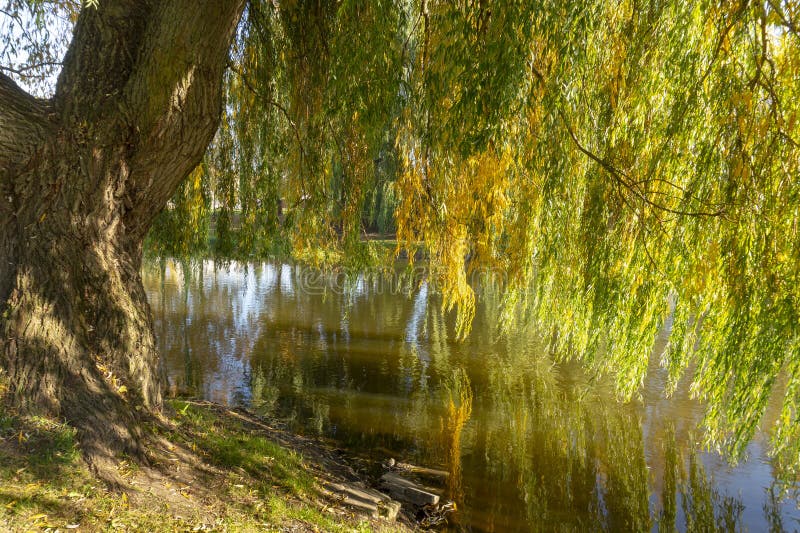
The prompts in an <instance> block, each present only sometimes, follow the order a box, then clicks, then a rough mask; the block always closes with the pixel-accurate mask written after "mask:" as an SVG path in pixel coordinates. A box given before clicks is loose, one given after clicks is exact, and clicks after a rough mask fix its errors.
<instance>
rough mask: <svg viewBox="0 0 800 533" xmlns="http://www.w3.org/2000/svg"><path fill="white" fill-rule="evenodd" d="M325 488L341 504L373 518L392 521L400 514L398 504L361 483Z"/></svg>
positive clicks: (332, 484) (341, 484) (331, 485)
mask: <svg viewBox="0 0 800 533" xmlns="http://www.w3.org/2000/svg"><path fill="white" fill-rule="evenodd" d="M327 488H328V490H329V491H331V492H332V493H333V494H334V496H335V497H336V498H337V499H339V501H341V503H343V504H345V505H347V506H348V507H351V508H353V509H356V510H358V512H360V513H362V514H366V515H369V516H372V517H373V518H385V519H386V520H389V521H394V520H395V519H396V518H397V514H398V513H399V512H400V503H399V502H396V501H393V500H392V499H391V498H389V497H388V496H387V495H386V494H384V493H382V492H379V491H377V490H374V489H370V488H367V487H365V486H364V484H363V483H331V484H329V485H328V486H327Z"/></svg>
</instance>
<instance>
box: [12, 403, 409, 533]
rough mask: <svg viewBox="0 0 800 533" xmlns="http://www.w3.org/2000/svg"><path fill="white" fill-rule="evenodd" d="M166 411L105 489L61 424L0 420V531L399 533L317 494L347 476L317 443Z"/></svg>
mask: <svg viewBox="0 0 800 533" xmlns="http://www.w3.org/2000/svg"><path fill="white" fill-rule="evenodd" d="M168 407H169V408H168V411H170V412H171V414H170V415H169V416H168V417H166V418H165V419H164V420H163V421H161V422H160V423H158V424H153V426H152V428H150V429H151V431H152V437H153V440H154V441H157V442H159V443H160V444H159V446H157V448H158V450H159V451H158V452H154V453H153V454H152V457H150V465H148V466H140V465H138V464H137V463H134V462H132V461H126V460H124V458H123V460H122V461H121V462H120V463H119V466H118V468H117V474H118V478H117V479H116V480H115V481H116V486H115V487H114V484H112V485H109V484H108V483H104V482H102V481H100V480H98V479H97V477H96V476H95V475H93V474H92V472H90V470H89V468H88V467H87V466H86V464H85V463H84V462H83V460H82V459H81V455H80V451H79V449H78V447H77V444H76V435H75V432H74V430H73V429H71V428H70V427H69V426H66V425H64V424H61V423H58V422H56V421H52V420H46V419H41V418H35V417H20V416H13V414H9V413H7V412H6V413H1V412H0V530H2V531H6V530H10V531H29V530H37V531H41V530H46V529H48V528H49V529H50V530H51V531H55V530H56V529H58V530H59V531H62V532H63V531H74V530H77V531H98V530H101V531H104V530H113V531H120V530H122V531H125V530H128V531H202V530H214V531H265V530H266V531H301V532H302V531H332V532H336V531H408V530H409V528H407V527H406V526H403V525H401V524H389V523H385V522H382V521H379V520H377V519H373V518H370V517H364V516H359V515H357V514H355V513H353V512H352V511H350V510H348V509H347V508H344V507H342V506H340V505H339V504H338V502H337V501H336V499H335V497H333V496H332V495H330V494H329V493H328V492H327V491H326V490H325V486H326V485H327V484H329V483H331V482H340V481H343V480H348V479H352V476H353V472H352V470H350V469H349V467H348V466H347V465H346V464H345V463H343V462H342V461H341V460H338V459H337V458H336V456H335V454H333V453H331V452H330V451H329V450H327V449H326V448H325V447H324V445H321V444H320V443H317V442H314V441H312V440H308V439H304V438H302V437H298V436H296V435H292V434H291V433H288V432H285V431H283V430H281V429H279V428H274V427H271V426H269V425H268V424H266V423H265V422H264V421H262V420H259V419H257V418H255V417H253V416H252V415H250V414H248V413H246V412H242V411H231V410H228V409H225V408H223V407H220V406H217V405H213V404H209V403H203V402H188V401H179V400H176V401H173V402H171V403H170V405H169V406H168ZM112 487H113V488H112Z"/></svg>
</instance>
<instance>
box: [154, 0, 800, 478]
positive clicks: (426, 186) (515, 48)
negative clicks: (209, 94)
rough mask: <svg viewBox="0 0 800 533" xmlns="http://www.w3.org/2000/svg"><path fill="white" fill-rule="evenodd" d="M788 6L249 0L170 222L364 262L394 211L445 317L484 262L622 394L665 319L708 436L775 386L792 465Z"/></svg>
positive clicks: (796, 152) (514, 299) (169, 230)
mask: <svg viewBox="0 0 800 533" xmlns="http://www.w3.org/2000/svg"><path fill="white" fill-rule="evenodd" d="M798 27H800V7H798V4H797V3H796V2H791V1H787V0H766V1H764V2H752V1H746V0H737V1H730V2H729V1H718V0H716V1H712V0H698V1H696V2H685V1H683V0H644V1H638V2H632V1H629V0H618V1H613V2H609V1H600V0H587V1H585V2H562V1H560V0H558V1H556V0H545V1H542V2H530V1H528V0H508V1H503V2H492V1H490V0H457V1H445V0H398V1H388V0H373V1H370V2H363V1H358V0H280V1H277V0H273V1H266V0H252V1H250V2H249V4H248V8H247V10H246V14H245V17H244V20H243V22H242V25H241V27H240V31H239V34H238V36H237V39H236V42H235V45H234V48H233V50H232V52H231V68H230V70H229V74H228V76H227V78H226V87H227V89H226V90H227V96H228V100H227V104H226V106H225V109H224V117H223V121H222V126H221V128H220V131H219V134H218V136H217V139H216V140H215V142H214V144H213V145H212V147H211V149H210V150H209V154H208V156H207V158H206V162H205V164H204V166H203V167H201V168H200V169H198V170H197V171H196V172H195V173H194V174H193V175H192V178H191V179H190V180H189V181H188V182H187V183H186V184H184V186H183V187H182V188H181V190H180V191H179V192H178V195H177V196H176V197H175V198H174V200H173V203H172V205H171V206H170V207H169V208H168V209H167V210H165V212H164V214H163V215H162V219H161V221H160V223H159V226H158V228H159V229H158V230H159V231H160V232H161V233H160V235H161V238H160V239H159V240H161V241H164V240H165V239H166V240H171V241H174V242H179V243H189V244H181V245H180V246H178V248H179V249H180V248H185V249H190V248H192V245H191V243H192V242H193V241H192V239H193V238H195V237H191V236H190V235H189V234H188V233H187V231H189V230H190V229H192V228H195V229H197V228H199V229H200V230H201V233H202V234H203V235H205V233H204V232H207V231H211V233H212V241H213V242H214V246H215V247H216V249H217V251H218V252H219V253H244V254H248V253H260V254H263V253H269V252H270V251H274V250H290V251H291V252H292V253H294V254H295V255H296V256H297V257H299V258H301V259H304V260H307V261H311V262H312V263H314V264H325V263H329V262H344V263H347V264H350V265H355V266H357V265H363V264H367V263H369V262H374V261H376V260H379V259H380V257H379V254H378V251H377V250H378V247H374V246H372V245H371V244H370V243H369V241H368V240H366V239H364V238H363V236H364V231H365V227H366V226H367V225H369V223H370V219H371V218H372V219H373V220H374V219H377V218H378V216H379V212H381V211H382V212H383V215H380V216H382V217H383V219H382V220H383V224H384V227H385V226H386V225H387V224H386V220H387V217H386V212H387V209H390V210H393V216H391V217H389V218H391V219H392V225H393V226H394V227H395V228H396V233H397V240H398V253H399V252H400V251H405V252H406V253H407V254H408V256H409V257H410V258H412V259H413V258H414V257H415V256H419V254H420V252H421V253H422V255H424V256H425V257H427V258H428V260H429V267H430V275H431V278H432V280H433V281H434V282H435V284H436V286H437V287H438V289H439V291H440V293H441V295H442V297H443V299H444V304H445V306H444V307H445V308H446V309H451V310H454V312H455V313H456V315H457V334H458V335H464V334H466V333H467V332H468V331H469V328H470V323H471V320H472V316H473V313H474V307H475V294H474V292H473V289H472V287H471V285H470V283H469V281H470V279H471V277H472V275H473V274H474V273H476V272H482V271H485V270H490V271H491V272H493V273H495V274H500V275H502V277H503V280H504V288H505V291H504V294H505V297H504V304H503V309H502V313H501V316H502V317H504V319H503V320H502V323H503V325H504V326H505V327H510V326H511V325H513V322H514V321H515V320H520V318H519V317H523V316H525V317H530V318H531V319H533V320H535V321H536V322H537V323H538V324H539V327H540V328H541V330H542V331H543V332H545V334H546V337H547V338H548V339H550V348H551V350H552V352H553V353H554V354H556V355H557V356H558V357H580V358H582V359H584V360H585V361H587V362H588V363H589V364H590V365H592V366H593V367H594V369H595V370H596V371H598V372H607V373H611V374H612V375H614V376H616V378H617V382H618V386H619V391H620V393H621V395H622V396H623V397H625V398H630V397H631V396H633V395H634V394H635V393H636V391H637V390H638V388H639V386H640V384H641V383H642V380H643V378H644V375H645V372H646V370H647V367H648V361H649V359H650V357H651V355H653V354H651V352H652V350H653V341H654V338H655V337H656V334H657V333H658V332H659V331H664V330H668V331H669V343H668V348H667V349H666V350H665V351H664V352H663V353H660V354H655V356H657V357H660V360H661V364H662V365H663V366H664V367H665V368H667V369H668V370H669V383H668V384H667V389H668V392H669V391H672V390H674V389H675V387H676V386H677V384H678V382H679V381H681V380H683V379H687V380H690V381H691V387H692V390H693V391H694V393H695V394H696V395H697V396H698V397H700V398H702V399H704V400H705V402H706V405H707V416H706V419H705V424H706V426H707V429H708V432H707V434H708V436H709V443H711V444H713V445H716V446H719V447H721V448H724V449H726V450H727V451H729V452H731V453H732V456H733V457H739V456H740V455H741V454H742V453H743V451H744V449H745V446H746V444H747V443H748V442H749V440H750V439H751V437H752V436H753V434H754V432H755V431H756V429H757V427H758V426H759V424H761V423H762V420H763V419H764V413H765V411H766V410H767V406H768V403H769V400H770V397H771V396H774V397H776V398H777V400H776V405H777V414H775V416H772V417H771V427H772V430H773V435H774V441H773V445H774V446H773V450H774V453H775V454H776V456H777V457H778V458H779V460H780V461H781V462H782V464H783V465H784V466H785V467H786V468H787V471H789V472H792V469H793V468H800V420H799V419H798V418H800V411H798V409H800V316H798V310H799V307H800V280H799V279H798V272H800V235H799V234H798V224H799V223H800V179H798V176H800V145H799V144H798V143H800V126H799V125H798V119H799V118H800V117H799V116H798V113H799V112H800V36H799V35H798ZM376 191H379V193H380V194H378V193H376ZM211 213H213V219H212V218H210V217H211ZM209 228H212V229H211V230H210V229H209ZM773 419H774V420H773ZM794 475H797V471H796V470H795V471H794Z"/></svg>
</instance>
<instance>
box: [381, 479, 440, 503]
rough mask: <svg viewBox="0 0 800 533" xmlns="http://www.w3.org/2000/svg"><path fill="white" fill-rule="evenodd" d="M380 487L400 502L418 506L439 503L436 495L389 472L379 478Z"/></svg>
mask: <svg viewBox="0 0 800 533" xmlns="http://www.w3.org/2000/svg"><path fill="white" fill-rule="evenodd" d="M381 486H382V487H383V488H384V489H386V490H387V491H388V492H389V494H390V495H391V496H392V497H393V498H395V499H398V500H400V501H404V502H408V503H412V504H414V505H420V506H421V505H436V504H437V503H439V495H438V494H433V493H431V492H428V491H426V490H424V489H423V488H422V487H421V486H419V485H417V484H416V483H414V482H413V481H410V480H408V479H405V478H404V477H401V476H398V475H397V474H393V473H391V472H389V473H386V474H384V475H382V476H381Z"/></svg>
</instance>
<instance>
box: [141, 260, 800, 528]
mask: <svg viewBox="0 0 800 533" xmlns="http://www.w3.org/2000/svg"><path fill="white" fill-rule="evenodd" d="M143 276H144V283H145V288H146V290H147V294H148V298H149V301H150V303H151V306H152V308H153V314H154V318H155V329H156V335H157V337H158V342H159V345H160V348H161V351H162V354H163V358H164V364H165V366H166V372H167V375H168V377H169V380H170V383H171V385H172V387H173V389H174V390H176V391H179V392H188V393H190V394H194V395H197V396H200V397H203V398H206V399H208V400H212V401H216V402H221V403H224V404H228V405H243V406H247V407H249V408H252V409H253V410H255V411H257V412H260V413H261V414H263V415H265V416H269V417H274V418H280V419H282V420H284V421H286V423H288V424H290V425H291V427H293V428H294V429H295V430H297V431H298V432H303V433H307V434H312V435H315V436H321V437H325V438H328V439H331V440H332V441H334V442H336V443H337V445H338V446H339V447H341V448H344V449H346V450H347V451H348V452H349V453H352V454H354V455H358V456H361V457H367V458H370V459H371V460H373V461H374V462H375V463H376V464H377V463H378V462H379V461H380V460H382V459H386V458H388V457H394V458H396V459H397V460H402V461H405V462H409V463H415V464H419V465H423V466H427V467H435V468H441V469H444V470H447V471H449V472H450V473H451V476H450V478H449V482H448V483H447V486H446V492H447V497H448V498H449V499H452V500H454V501H455V502H456V506H457V512H456V513H454V514H453V515H451V520H450V522H451V523H450V525H449V529H450V530H452V531H498V532H505V531H562V530H563V531H592V530H607V531H648V530H652V531H658V530H660V531H670V530H673V529H678V530H679V531H685V530H689V531H695V530H703V531H709V530H714V529H721V530H736V531H742V530H747V531H766V530H770V529H773V530H780V529H781V528H782V529H785V530H787V531H794V530H796V529H800V503H799V501H798V499H797V494H796V492H795V493H794V494H792V491H789V494H788V495H787V496H785V497H781V495H779V494H778V487H777V485H775V480H774V479H775V473H774V468H773V465H772V463H771V462H770V459H769V457H768V456H767V454H766V450H767V448H768V438H767V436H766V435H765V434H764V433H759V434H758V435H757V437H756V438H755V439H754V441H753V442H752V443H751V444H750V446H749V448H748V450H747V452H748V453H747V458H746V460H745V461H742V462H740V463H739V464H738V465H736V466H730V465H729V464H728V463H727V461H725V459H724V458H722V457H720V456H719V455H718V454H716V453H713V452H707V451H703V450H702V447H701V446H700V442H701V441H702V432H701V431H700V429H699V425H700V422H701V420H702V405H701V403H700V402H698V401H697V400H693V399H691V398H689V396H688V394H687V393H686V390H685V389H686V388H685V387H680V388H679V390H678V392H677V393H676V394H675V395H674V396H673V397H672V398H670V399H665V398H664V395H663V389H664V380H665V376H664V373H663V372H662V371H661V370H660V369H659V368H658V365H657V364H655V363H654V364H651V368H650V371H649V373H648V377H647V379H646V381H645V384H644V387H643V391H642V393H641V397H640V398H637V399H635V400H633V401H630V402H620V401H619V400H618V399H617V398H616V397H615V394H614V390H613V387H612V386H611V385H610V383H609V382H608V380H607V379H603V378H597V377H594V376H592V375H590V374H589V373H588V372H586V371H585V370H584V368H583V367H582V366H581V365H579V364H576V363H562V364H554V363H553V362H552V360H551V359H550V358H549V357H548V355H547V354H546V353H545V350H544V349H543V343H542V341H541V336H540V335H539V334H538V332H537V331H536V330H535V329H534V328H533V327H530V326H529V327H523V326H520V327H517V328H516V330H515V331H514V332H513V333H512V334H511V335H509V336H507V337H500V336H498V335H497V331H496V324H497V321H498V316H497V311H496V309H497V305H496V300H494V299H493V298H492V297H491V293H490V291H485V292H486V294H485V295H484V298H483V299H482V300H481V303H480V304H479V305H478V308H477V313H476V317H475V321H474V324H473V329H472V333H471V334H470V336H469V337H468V338H467V339H466V340H465V341H464V342H455V341H454V340H453V339H452V324H451V322H452V321H450V320H448V319H447V317H444V318H443V317H442V316H441V313H440V312H439V308H438V300H437V298H436V297H435V296H432V295H430V294H428V292H429V290H428V286H427V285H426V284H425V283H423V282H421V279H422V278H419V279H412V280H411V281H410V282H408V283H402V284H401V283H399V282H397V280H396V279H395V278H393V277H389V278H384V277H378V276H359V277H358V278H357V279H346V278H345V277H344V276H341V275H328V276H321V275H319V274H318V273H317V272H315V271H313V270H310V269H306V268H302V267H299V266H294V265H290V264H284V263H236V262H226V263H219V264H216V263H214V262H212V261H203V262H194V263H193V264H192V265H191V266H189V265H187V264H186V263H180V262H177V261H166V262H161V263H155V264H152V263H151V264H147V265H146V266H145V267H144V269H143ZM412 278H413V276H412ZM406 281H409V280H406ZM662 340H663V339H662ZM659 342H660V341H657V343H656V352H657V350H658V345H659ZM653 359H654V360H656V358H655V357H654V358H653ZM769 416H770V415H769V414H768V416H767V418H769ZM796 488H797V487H795V489H796Z"/></svg>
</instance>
